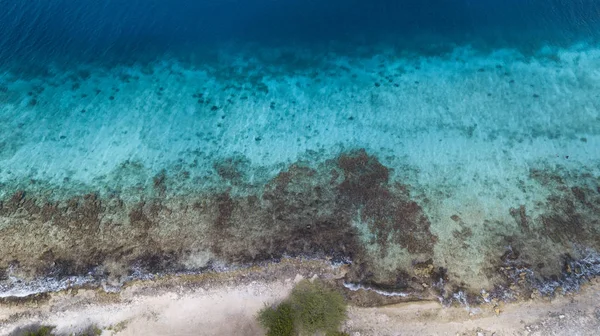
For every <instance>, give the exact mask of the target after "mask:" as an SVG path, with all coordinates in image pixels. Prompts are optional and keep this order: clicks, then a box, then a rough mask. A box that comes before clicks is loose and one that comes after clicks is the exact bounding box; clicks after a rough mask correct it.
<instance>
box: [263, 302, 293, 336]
mask: <svg viewBox="0 0 600 336" xmlns="http://www.w3.org/2000/svg"><path fill="white" fill-rule="evenodd" d="M258 321H259V322H260V324H261V325H262V326H263V327H265V328H266V329H267V336H293V335H294V320H293V317H292V305H291V304H290V303H289V302H282V303H280V304H279V305H278V306H277V307H265V308H264V309H262V310H261V311H260V312H259V313H258Z"/></svg>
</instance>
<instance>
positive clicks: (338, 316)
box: [258, 280, 346, 336]
mask: <svg viewBox="0 0 600 336" xmlns="http://www.w3.org/2000/svg"><path fill="white" fill-rule="evenodd" d="M345 319H346V302H345V300H344V297H343V296H342V295H341V294H340V293H338V292H337V291H335V290H333V289H331V288H329V287H327V285H325V284H324V283H323V282H321V281H314V282H310V281H306V280H305V281H301V282H300V283H298V284H297V285H296V287H294V289H293V290H292V293H291V294H290V297H289V298H288V299H286V300H285V301H283V302H282V303H280V304H279V305H278V306H277V307H266V308H264V309H263V310H261V311H260V313H259V315H258V321H259V322H260V323H261V324H262V325H263V327H265V328H266V329H267V335H268V336H275V335H277V336H288V335H290V336H293V335H297V334H301V335H312V334H314V333H316V332H325V333H326V334H327V335H332V336H334V335H343V334H340V333H339V332H338V329H339V328H340V325H341V324H342V322H344V320H345Z"/></svg>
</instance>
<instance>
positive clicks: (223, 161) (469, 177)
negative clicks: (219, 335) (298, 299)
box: [0, 0, 600, 291]
mask: <svg viewBox="0 0 600 336" xmlns="http://www.w3.org/2000/svg"><path fill="white" fill-rule="evenodd" d="M599 37H600V3H598V2H597V1H592V0H572V1H564V0H544V1H542V0H504V1H495V0H494V1H492V0H486V1H484V0H478V1H475V0H455V1H452V0H432V1H426V0H419V1H417V0H396V1H391V0H390V1H378V0H374V1H373V0H371V1H364V0H362V1H359V0H346V1H341V0H331V1H313V0H289V1H276V0H248V1H240V0H220V1H217V0H211V1H205V0H202V1H189V0H170V1H162V0H151V1H149V0H147V1H140V0H130V1H116V0H107V1H90V0H81V1H69V0H55V1H44V0H31V1H14V0H0V197H1V198H2V199H3V203H2V204H3V206H2V207H0V209H1V211H0V251H1V253H0V270H4V271H3V272H0V273H2V274H5V276H4V278H5V282H6V281H9V280H10V279H12V278H11V277H29V278H32V277H35V276H39V275H40V274H50V275H52V276H56V277H57V278H60V277H64V276H74V275H83V274H86V273H87V272H88V271H89V270H90V269H94V272H97V273H98V274H101V275H102V276H107V277H111V276H112V277H117V278H119V277H120V278H121V279H124V278H126V277H127V276H130V275H131V272H133V271H127V269H128V267H134V268H135V267H137V268H136V269H139V268H142V269H143V270H144V271H146V272H155V271H160V272H169V271H182V270H201V269H205V268H206V267H207V265H208V266H211V265H212V266H214V265H216V264H220V265H231V264H248V263H257V262H263V261H267V260H273V259H278V258H280V257H282V256H305V257H324V256H331V257H334V258H337V259H339V260H346V261H347V260H352V263H353V265H356V267H355V268H354V269H353V270H352V272H351V273H350V274H349V275H348V278H347V281H348V282H352V283H361V284H364V285H365V286H366V285H374V286H375V285H376V286H379V287H384V288H386V289H391V290H413V291H419V290H423V288H428V287H429V286H427V287H423V288H422V287H419V286H421V285H422V283H427V282H428V281H433V282H435V281H438V280H439V279H438V278H440V277H442V278H443V279H444V281H445V282H447V283H455V284H461V286H462V287H461V288H463V287H464V288H468V289H470V290H474V291H476V290H478V289H481V288H488V289H490V288H493V287H494V286H499V285H503V286H504V285H507V283H511V282H513V281H515V282H518V280H519V278H518V276H517V278H516V280H515V274H520V273H522V272H523V271H524V270H527V272H529V273H527V274H528V275H527V277H528V278H527V279H528V281H530V282H531V283H532V284H534V285H532V286H537V287H539V288H544V286H545V285H547V284H552V285H551V286H554V287H556V286H558V285H560V284H563V285H564V284H565V283H566V282H569V281H571V282H569V283H573V281H575V280H573V279H579V278H580V277H584V276H587V275H591V274H596V273H599V272H600V266H598V258H596V251H597V250H598V249H599V248H600V219H599V218H600V44H599ZM90 195H91V196H90ZM115 264H119V265H121V266H118V267H117V266H114V265H115ZM507 265H508V266H507ZM359 266H360V267H359ZM509 266H510V267H512V269H511V271H510V272H512V273H510V272H509V273H510V274H508V273H506V272H504V273H502V272H501V271H498V270H499V267H509ZM567 266H568V267H567ZM571 267H573V269H571ZM576 268H578V270H577V269H576ZM423 269H425V270H427V271H426V272H425V273H423V271H422V270H423ZM434 269H435V270H438V269H439V271H435V272H434V271H433V270H434ZM128 272H129V273H128ZM578 272H579V273H578ZM2 274H0V278H2V276H1V275H2ZM440 274H443V275H440ZM9 275H10V276H9ZM6 279H9V280H6ZM436 279H437V280H436ZM115 281H117V282H118V279H117V280H115ZM575 282H576V281H575ZM13 285H14V284H5V285H4V286H5V287H3V288H6V290H7V291H8V290H9V289H10V288H13V287H11V286H13ZM361 286H362V285H361ZM554 287H552V288H554Z"/></svg>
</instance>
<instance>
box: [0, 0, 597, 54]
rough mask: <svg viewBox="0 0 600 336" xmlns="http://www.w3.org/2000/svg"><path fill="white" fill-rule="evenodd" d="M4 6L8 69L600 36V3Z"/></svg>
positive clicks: (228, 0)
mask: <svg viewBox="0 0 600 336" xmlns="http://www.w3.org/2000/svg"><path fill="white" fill-rule="evenodd" d="M0 8H1V9H2V10H1V11H0V61H1V62H2V63H7V62H8V63H12V62H29V61H34V62H38V63H39V62H45V61H48V60H70V61H72V60H73V59H81V60H85V61H95V62H106V63H107V64H110V63H113V62H131V60H132V59H147V58H152V57H155V56H159V55H161V54H162V53H167V52H168V53H185V52H186V50H189V49H190V48H192V49H193V48H199V47H210V46H211V45H214V44H215V43H217V44H218V43H224V42H227V41H236V42H258V43H265V44H276V45H278V44H279V45H281V44H286V45H287V44H294V43H300V44H302V45H304V46H305V47H310V46H311V45H320V44H322V43H327V42H330V41H338V42H339V41H342V42H349V43H357V42H361V43H375V42H378V41H393V43H398V44H403V43H404V44H405V45H406V47H407V48H410V47H412V48H415V49H417V50H418V49H419V48H422V49H427V45H428V44H431V43H432V42H441V43H448V42H456V43H471V42H473V43H479V44H480V45H485V44H488V45H489V46H495V47H497V46H505V47H506V46H508V47H516V48H523V49H529V48H531V47H532V46H538V45H539V44H540V43H545V42H548V41H550V42H554V43H557V44H560V43H569V42H570V41H572V40H573V37H574V36H578V37H584V38H595V37H597V35H598V32H599V31H600V29H598V25H599V23H600V3H598V2H597V1H594V0H572V1H570V0H504V1H492V0H486V1H483V0H429V1H423V0H374V1H372V0H345V1H342V0H330V1H316V0H289V1H275V0H220V1H218V0H212V1H207V0H202V1H187V0H172V1H159V0H153V1H145V0H131V1H121V0H108V1H93V0H82V1H72V0H56V1H45V0H32V1H15V0H2V1H0ZM422 36H428V37H429V38H428V39H426V40H422V39H421V37H422ZM436 39H437V41H436ZM419 41H421V42H419Z"/></svg>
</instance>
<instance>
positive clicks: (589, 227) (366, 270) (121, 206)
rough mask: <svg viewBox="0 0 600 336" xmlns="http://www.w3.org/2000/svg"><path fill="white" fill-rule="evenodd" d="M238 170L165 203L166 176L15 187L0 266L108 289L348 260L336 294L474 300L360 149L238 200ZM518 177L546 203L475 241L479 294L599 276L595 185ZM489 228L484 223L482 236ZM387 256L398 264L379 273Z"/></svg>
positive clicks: (422, 218)
mask: <svg viewBox="0 0 600 336" xmlns="http://www.w3.org/2000/svg"><path fill="white" fill-rule="evenodd" d="M248 165H249V162H248V161H247V160H245V159H244V158H231V159H225V160H220V161H218V162H216V163H215V164H214V170H215V172H214V173H215V174H216V175H217V176H219V178H221V179H222V180H221V181H222V182H221V183H223V184H224V185H223V186H222V188H220V190H219V191H215V192H210V191H206V192H204V193H201V192H198V193H196V194H190V195H187V196H172V197H171V196H170V195H169V190H170V188H169V183H170V182H172V181H173V179H175V178H176V177H174V176H180V175H173V176H171V175H169V173H168V171H166V170H165V171H161V172H160V173H159V174H158V175H156V176H155V177H154V178H153V179H152V184H153V185H154V189H158V191H156V190H150V191H149V192H147V193H148V195H139V197H137V198H130V199H137V201H126V200H125V199H123V198H121V197H120V196H119V195H118V194H111V195H110V196H108V197H105V198H101V197H99V196H98V194H97V193H87V194H85V195H82V196H77V197H72V198H69V199H66V200H58V201H57V200H54V201H50V200H47V199H44V198H43V197H40V196H39V195H36V194H35V192H30V191H28V192H25V191H23V190H17V191H15V192H14V193H13V194H12V195H11V196H10V197H7V198H6V199H4V200H3V201H2V202H1V203H0V216H1V217H2V226H1V227H0V249H1V250H2V251H3V253H2V255H1V256H0V269H3V270H5V271H6V270H8V269H10V272H11V274H13V275H17V276H20V277H24V278H29V279H31V278H35V277H41V276H54V277H57V278H60V277H65V276H72V275H83V274H86V273H87V272H88V271H92V274H94V276H96V277H97V278H98V279H102V278H107V277H108V278H110V279H113V280H114V281H117V282H118V279H121V278H123V277H126V276H131V275H132V274H133V273H134V272H147V273H148V272H149V273H155V272H178V271H199V270H205V269H206V268H207V267H211V265H213V264H214V263H215V262H217V263H221V264H223V263H224V264H225V265H249V264H257V263H262V262H266V261H272V260H278V259H280V258H282V257H285V256H303V257H316V258H323V257H327V258H332V260H333V261H337V262H348V261H350V260H351V261H352V262H351V264H350V270H349V272H348V274H347V275H346V278H345V281H346V282H348V283H354V284H362V285H363V286H367V287H371V288H375V289H379V290H384V291H390V292H398V291H401V292H407V293H412V295H413V296H411V298H412V299H415V298H432V297H442V298H443V300H445V302H452V301H453V300H456V297H455V294H456V293H463V295H464V298H465V300H470V302H471V303H477V302H482V301H481V300H485V297H482V296H481V295H480V290H481V289H482V288H480V286H479V284H478V283H466V282H464V281H463V280H462V279H459V278H452V277H451V276H449V274H448V269H447V268H451V267H452V266H451V265H445V267H441V266H440V265H444V264H443V263H440V261H439V260H438V258H439V255H440V251H436V245H437V244H438V241H439V238H438V237H437V236H436V235H435V234H433V233H432V231H431V222H430V219H429V218H428V216H427V215H426V214H425V212H424V210H423V208H422V206H421V205H420V204H419V202H417V201H415V200H414V199H413V198H412V196H411V193H410V190H411V188H412V187H411V186H410V185H408V184H403V183H402V181H401V180H396V181H393V180H392V178H391V175H392V170H391V169H390V168H388V167H386V166H384V165H383V164H382V163H381V162H380V161H379V160H378V159H377V158H376V157H375V156H372V155H369V154H368V153H367V151H366V150H364V149H358V150H353V151H349V152H345V153H342V154H340V155H339V156H338V157H336V158H333V159H329V160H325V161H322V162H321V163H318V164H316V165H315V164H309V162H306V161H298V162H296V163H294V164H292V165H290V166H289V167H287V168H286V169H284V170H281V171H280V172H279V173H278V174H276V175H275V177H274V178H272V179H271V180H269V181H268V182H267V183H266V184H264V185H262V186H256V185H255V186H254V188H252V189H248V190H257V191H256V192H251V193H247V194H244V195H241V194H240V193H237V192H234V191H233V189H232V188H235V185H236V184H237V185H239V184H242V185H247V184H248V183H249V182H248V181H247V177H246V176H245V175H244V174H243V173H242V172H243V171H245V170H247V169H248ZM180 178H184V177H182V176H180ZM531 178H533V179H534V180H535V181H537V182H538V183H540V184H541V185H544V186H545V187H546V188H547V189H548V190H550V191H551V192H550V193H549V196H548V197H547V201H546V203H543V204H539V209H537V212H536V213H539V215H537V216H533V215H532V214H530V212H529V210H528V209H527V208H525V207H524V206H518V205H517V206H515V207H514V208H513V209H511V210H510V215H511V216H512V217H513V218H514V221H515V223H516V225H517V226H518V230H517V231H516V232H517V233H516V234H513V235H511V236H507V235H501V234H499V235H497V236H494V235H490V236H489V238H487V239H488V240H489V243H488V244H487V245H486V249H485V250H481V251H480V253H482V254H484V255H485V257H486V258H487V262H486V265H485V266H483V269H482V271H483V272H484V274H485V276H486V277H487V278H488V279H491V283H492V284H493V286H492V287H491V288H486V289H487V290H488V291H489V294H487V298H497V299H512V298H515V297H525V296H528V295H529V296H531V295H532V293H534V291H536V290H537V291H538V292H542V293H543V294H551V292H553V291H554V290H556V289H557V288H559V287H560V288H567V289H569V288H570V289H575V288H576V287H577V284H579V283H580V281H583V280H584V279H585V277H587V276H591V275H595V274H598V273H600V266H599V265H600V264H599V262H600V259H593V258H592V259H590V258H591V257H590V254H589V251H593V250H594V249H596V250H597V249H598V247H599V245H600V234H599V232H598V218H599V214H600V193H598V192H597V190H596V189H595V188H597V182H598V181H597V179H596V180H595V179H594V178H593V177H592V176H590V175H585V176H577V177H576V178H575V179H572V178H571V180H576V181H580V182H581V184H580V185H570V184H568V183H567V182H565V181H564V180H563V179H562V178H561V177H560V175H558V174H556V173H551V172H543V171H538V170H532V172H531ZM571 180H570V181H571ZM451 220H452V221H454V222H456V223H457V224H459V225H460V227H461V229H459V230H454V231H453V232H452V233H451V235H452V236H453V239H455V240H457V241H458V240H462V241H463V243H462V244H467V242H468V241H470V239H473V231H472V230H471V229H470V228H469V227H468V226H466V224H465V223H464V222H463V219H462V218H461V217H460V216H458V215H453V216H452V218H451ZM501 225H502V223H495V224H493V225H492V223H490V227H489V229H490V230H491V231H493V230H495V227H499V226H501ZM466 247H467V248H468V245H467V246H466ZM440 248H441V247H440ZM393 251H396V252H395V253H398V254H393ZM398 251H399V252H398ZM586 251H587V252H586ZM443 253H444V251H442V255H443ZM586 253H588V254H586ZM390 255H391V256H394V255H396V256H398V257H397V258H400V259H402V260H401V261H398V260H396V262H395V263H393V264H392V265H391V266H388V267H387V268H384V267H382V266H381V262H382V260H386V258H390ZM200 256H204V259H202V258H201V257H200ZM395 258H396V257H395ZM586 258H587V259H586ZM199 259H202V260H203V261H202V262H193V261H194V260H196V261H197V260H199ZM4 281H6V279H5V280H4ZM561 286H562V287H561ZM550 289H551V290H550ZM509 292H510V293H512V294H510V295H508V294H507V293H509ZM350 295H351V297H352V296H353V295H354V297H355V299H356V300H358V301H360V300H361V298H360V295H359V296H356V295H358V294H356V293H355V294H350ZM398 300H404V299H402V298H398ZM370 302H371V304H372V301H370ZM386 302H389V301H386ZM365 304H367V303H365Z"/></svg>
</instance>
